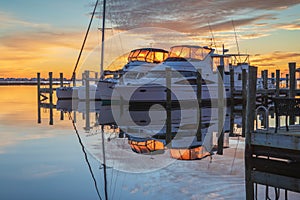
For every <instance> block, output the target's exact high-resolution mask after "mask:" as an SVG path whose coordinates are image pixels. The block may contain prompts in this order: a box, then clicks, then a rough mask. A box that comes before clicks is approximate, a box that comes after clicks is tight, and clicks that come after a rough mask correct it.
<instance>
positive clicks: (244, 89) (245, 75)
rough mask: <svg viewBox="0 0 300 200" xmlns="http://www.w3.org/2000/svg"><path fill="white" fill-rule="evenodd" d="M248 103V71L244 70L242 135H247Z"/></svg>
mask: <svg viewBox="0 0 300 200" xmlns="http://www.w3.org/2000/svg"><path fill="white" fill-rule="evenodd" d="M246 103H247V71H246V69H243V71H242V109H243V110H242V127H243V128H242V137H245V127H246Z"/></svg>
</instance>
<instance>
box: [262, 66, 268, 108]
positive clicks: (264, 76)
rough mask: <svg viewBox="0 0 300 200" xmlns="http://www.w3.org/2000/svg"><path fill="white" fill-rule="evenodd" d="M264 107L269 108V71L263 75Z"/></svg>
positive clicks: (265, 71)
mask: <svg viewBox="0 0 300 200" xmlns="http://www.w3.org/2000/svg"><path fill="white" fill-rule="evenodd" d="M263 89H264V93H263V105H264V106H265V107H267V106H268V70H264V74H263Z"/></svg>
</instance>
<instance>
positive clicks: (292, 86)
mask: <svg viewBox="0 0 300 200" xmlns="http://www.w3.org/2000/svg"><path fill="white" fill-rule="evenodd" d="M289 73H290V91H289V97H290V98H294V97H295V90H296V63H295V62H292V63H289Z"/></svg>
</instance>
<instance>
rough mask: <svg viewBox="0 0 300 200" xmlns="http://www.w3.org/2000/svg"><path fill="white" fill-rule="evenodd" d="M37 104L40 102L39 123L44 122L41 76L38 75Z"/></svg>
mask: <svg viewBox="0 0 300 200" xmlns="http://www.w3.org/2000/svg"><path fill="white" fill-rule="evenodd" d="M37 102H38V110H37V112H38V123H39V124H40V123H41V122H42V120H41V74H40V73H39V72H38V73H37Z"/></svg>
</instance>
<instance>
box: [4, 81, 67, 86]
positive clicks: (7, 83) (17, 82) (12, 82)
mask: <svg viewBox="0 0 300 200" xmlns="http://www.w3.org/2000/svg"><path fill="white" fill-rule="evenodd" d="M52 84H53V85H60V81H53V82H52ZM67 84H70V81H64V85H67ZM9 85H37V81H0V86H9ZM41 85H49V81H41Z"/></svg>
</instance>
